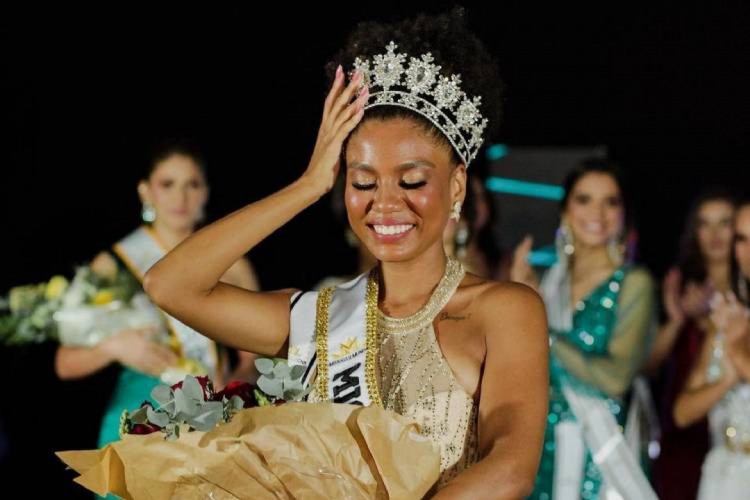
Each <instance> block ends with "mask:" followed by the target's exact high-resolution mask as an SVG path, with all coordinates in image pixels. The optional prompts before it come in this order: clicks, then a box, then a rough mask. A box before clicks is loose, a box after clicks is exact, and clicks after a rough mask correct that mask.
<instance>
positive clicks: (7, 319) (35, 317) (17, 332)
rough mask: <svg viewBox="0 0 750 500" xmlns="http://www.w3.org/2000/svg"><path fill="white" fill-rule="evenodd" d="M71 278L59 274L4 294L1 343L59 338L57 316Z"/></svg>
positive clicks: (0, 311) (0, 301) (0, 315)
mask: <svg viewBox="0 0 750 500" xmlns="http://www.w3.org/2000/svg"><path fill="white" fill-rule="evenodd" d="M67 289H68V280H66V279H65V278H64V277H62V276H55V277H53V278H52V279H51V280H50V281H49V282H47V283H38V284H35V285H24V286H18V287H15V288H12V289H11V290H10V292H9V293H8V296H7V297H6V298H0V344H5V345H18V344H28V343H40V342H44V341H45V340H47V339H52V340H56V338H57V330H56V325H55V322H54V319H53V316H54V313H55V311H57V310H58V309H59V308H60V307H61V305H62V297H63V294H64V293H65V291H66V290H67Z"/></svg>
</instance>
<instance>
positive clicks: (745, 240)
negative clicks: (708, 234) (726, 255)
mask: <svg viewBox="0 0 750 500" xmlns="http://www.w3.org/2000/svg"><path fill="white" fill-rule="evenodd" d="M734 231H735V236H734V237H735V240H734V254H735V256H736V257H737V264H739V267H740V272H741V273H742V274H743V276H744V277H745V279H750V205H743V206H742V208H740V209H739V210H738V211H737V218H736V219H735V221H734Z"/></svg>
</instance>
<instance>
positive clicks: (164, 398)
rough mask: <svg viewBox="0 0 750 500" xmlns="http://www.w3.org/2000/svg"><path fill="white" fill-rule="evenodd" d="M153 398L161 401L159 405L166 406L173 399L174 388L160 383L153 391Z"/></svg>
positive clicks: (158, 401)
mask: <svg viewBox="0 0 750 500" xmlns="http://www.w3.org/2000/svg"><path fill="white" fill-rule="evenodd" d="M151 399H153V400H154V401H156V402H157V403H159V406H165V405H167V404H169V403H170V402H171V401H172V399H173V394H172V389H171V388H170V387H169V386H168V385H164V384H159V385H157V386H156V387H154V389H153V390H152V391H151Z"/></svg>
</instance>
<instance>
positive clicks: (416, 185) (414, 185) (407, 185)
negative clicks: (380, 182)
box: [352, 181, 427, 191]
mask: <svg viewBox="0 0 750 500" xmlns="http://www.w3.org/2000/svg"><path fill="white" fill-rule="evenodd" d="M426 184H427V181H419V182H415V183H412V184H410V183H408V182H400V183H399V184H398V185H399V186H400V187H401V188H403V189H419V188H421V187H422V186H424V185H426ZM352 187H353V188H354V189H359V190H360V191H369V190H371V189H374V188H375V184H357V183H356V182H353V183H352Z"/></svg>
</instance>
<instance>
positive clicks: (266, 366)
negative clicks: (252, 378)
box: [255, 358, 273, 375]
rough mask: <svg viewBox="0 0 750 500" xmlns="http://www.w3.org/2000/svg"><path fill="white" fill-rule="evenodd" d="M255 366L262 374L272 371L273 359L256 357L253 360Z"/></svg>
mask: <svg viewBox="0 0 750 500" xmlns="http://www.w3.org/2000/svg"><path fill="white" fill-rule="evenodd" d="M255 368H257V369H258V371H259V372H260V373H262V374H263V375H268V374H270V373H272V372H273V361H272V360H270V359H268V358H258V359H256V360H255Z"/></svg>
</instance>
